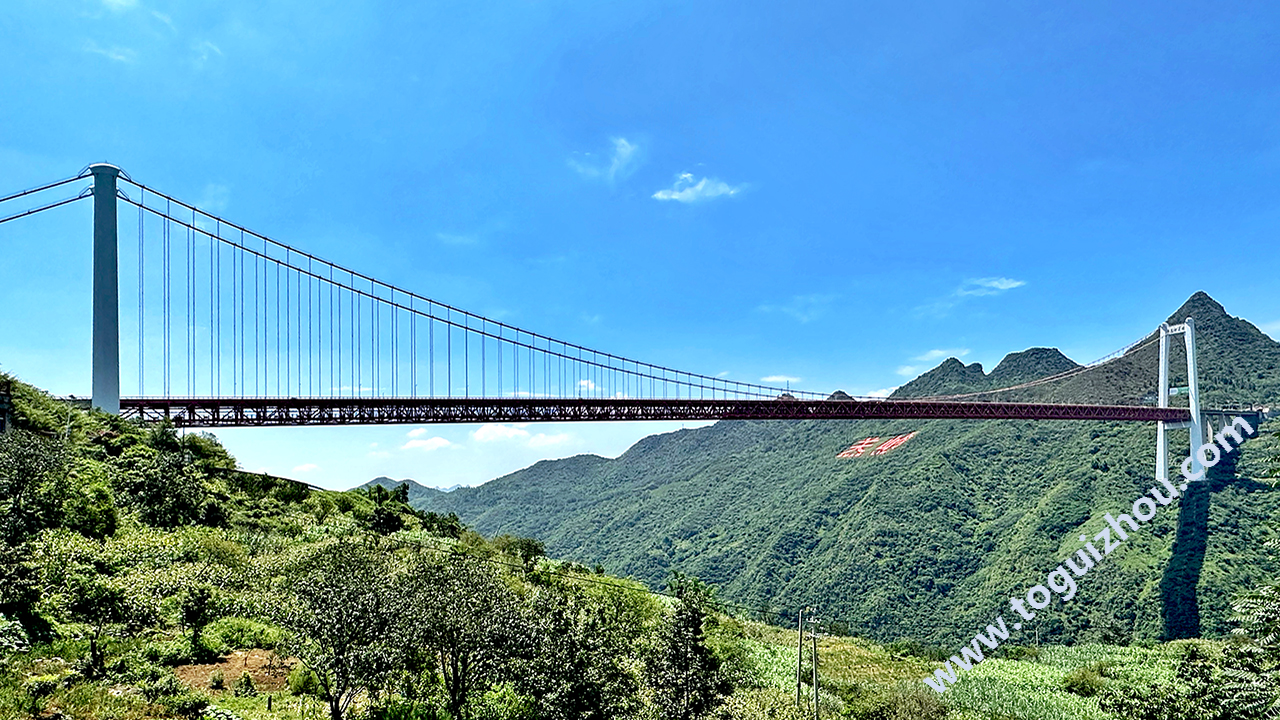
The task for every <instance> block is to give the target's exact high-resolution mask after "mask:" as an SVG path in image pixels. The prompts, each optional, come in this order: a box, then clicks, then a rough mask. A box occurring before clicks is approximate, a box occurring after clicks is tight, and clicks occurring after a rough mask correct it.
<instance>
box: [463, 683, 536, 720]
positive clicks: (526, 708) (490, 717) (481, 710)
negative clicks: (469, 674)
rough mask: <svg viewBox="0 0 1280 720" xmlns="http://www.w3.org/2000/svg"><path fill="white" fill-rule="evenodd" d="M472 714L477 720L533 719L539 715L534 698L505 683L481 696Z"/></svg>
mask: <svg viewBox="0 0 1280 720" xmlns="http://www.w3.org/2000/svg"><path fill="white" fill-rule="evenodd" d="M471 716H472V717H473V718H475V720H533V718H536V717H537V716H538V715H537V711H536V710H535V708H534V702H533V698H530V697H527V696H525V695H521V694H520V693H518V692H516V691H515V690H514V689H513V688H512V687H511V685H510V684H507V683H503V684H502V685H499V686H497V687H495V688H494V689H492V690H490V691H489V692H487V693H485V694H484V695H483V696H481V698H480V701H479V702H478V703H476V708H475V712H474V713H472V715H471Z"/></svg>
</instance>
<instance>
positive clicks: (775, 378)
mask: <svg viewBox="0 0 1280 720" xmlns="http://www.w3.org/2000/svg"><path fill="white" fill-rule="evenodd" d="M760 382H767V383H798V382H800V378H798V377H791V376H790V375H766V376H765V377H762V378H760Z"/></svg>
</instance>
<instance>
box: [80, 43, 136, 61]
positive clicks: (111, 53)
mask: <svg viewBox="0 0 1280 720" xmlns="http://www.w3.org/2000/svg"><path fill="white" fill-rule="evenodd" d="M84 51H85V52H89V53H94V54H96V55H101V56H103V57H105V58H110V59H111V60H115V61H116V62H124V63H129V62H133V60H134V58H135V57H137V53H135V52H134V51H132V50H130V49H129V48H122V47H112V48H104V47H99V46H98V44H97V43H95V42H94V41H92V40H90V41H88V42H86V43H85V44H84Z"/></svg>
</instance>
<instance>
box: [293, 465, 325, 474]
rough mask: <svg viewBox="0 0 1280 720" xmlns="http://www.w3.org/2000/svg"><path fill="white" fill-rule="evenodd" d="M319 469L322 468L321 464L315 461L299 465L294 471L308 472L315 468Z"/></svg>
mask: <svg viewBox="0 0 1280 720" xmlns="http://www.w3.org/2000/svg"><path fill="white" fill-rule="evenodd" d="M319 469H320V466H319V465H317V464H315V463H306V464H305V465H299V466H298V467H296V468H294V469H293V471H294V472H296V473H307V472H312V471H313V470H319Z"/></svg>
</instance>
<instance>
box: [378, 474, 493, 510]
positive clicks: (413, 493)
mask: <svg viewBox="0 0 1280 720" xmlns="http://www.w3.org/2000/svg"><path fill="white" fill-rule="evenodd" d="M374 485H381V486H382V487H384V488H386V489H388V490H394V489H396V488H398V487H400V486H401V485H408V486H409V504H410V505H412V504H413V502H414V501H415V500H416V499H418V498H420V497H423V496H427V495H431V494H433V493H436V494H439V493H451V492H453V491H454V490H457V489H459V488H464V487H468V486H467V485H463V484H462V483H458V484H456V485H450V486H449V487H446V488H433V487H427V486H426V485H423V484H422V483H420V482H417V481H416V480H412V479H409V478H406V479H404V480H393V479H391V478H389V477H386V476H385V475H383V476H379V477H376V478H374V479H372V480H370V481H369V482H367V483H365V484H363V485H361V486H359V487H358V488H354V489H356V490H367V489H368V488H371V487H373V486H374Z"/></svg>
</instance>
